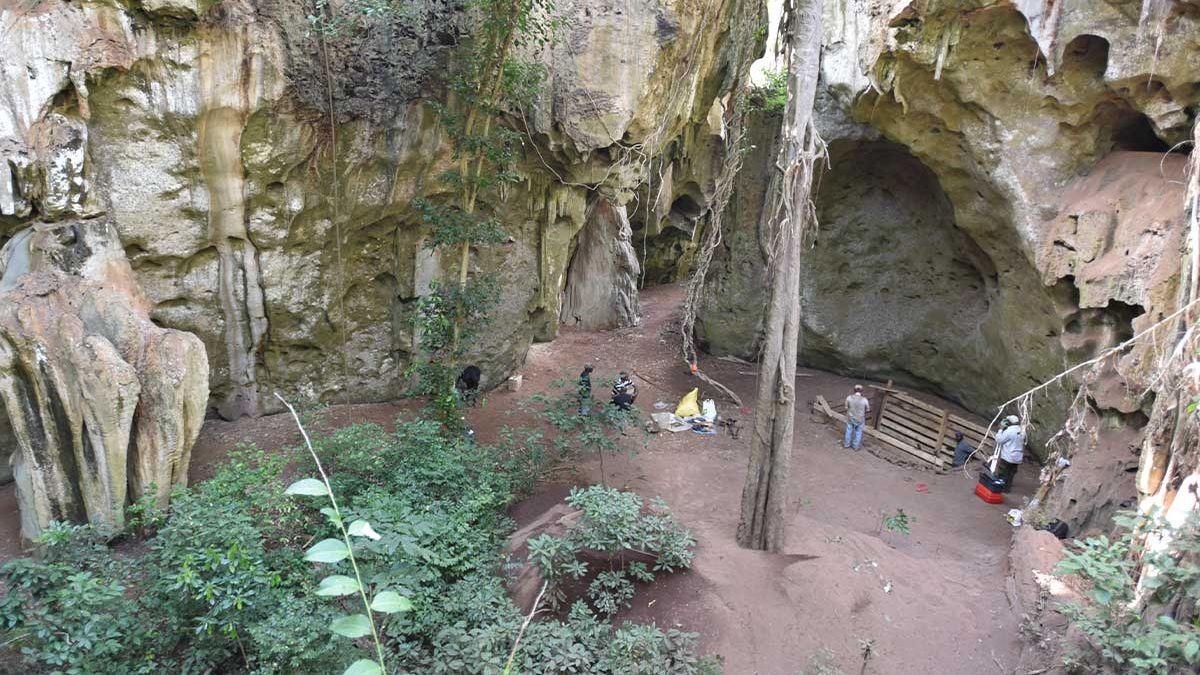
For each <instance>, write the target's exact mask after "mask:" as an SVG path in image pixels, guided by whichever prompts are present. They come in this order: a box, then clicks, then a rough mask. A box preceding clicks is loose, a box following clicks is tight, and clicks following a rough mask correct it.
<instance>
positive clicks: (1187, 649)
mask: <svg viewBox="0 0 1200 675" xmlns="http://www.w3.org/2000/svg"><path fill="white" fill-rule="evenodd" d="M1197 654H1200V642H1196V641H1195V640H1193V641H1191V642H1189V643H1187V644H1186V645H1184V646H1183V658H1185V659H1187V660H1188V663H1191V662H1193V661H1195V660H1196V655H1197Z"/></svg>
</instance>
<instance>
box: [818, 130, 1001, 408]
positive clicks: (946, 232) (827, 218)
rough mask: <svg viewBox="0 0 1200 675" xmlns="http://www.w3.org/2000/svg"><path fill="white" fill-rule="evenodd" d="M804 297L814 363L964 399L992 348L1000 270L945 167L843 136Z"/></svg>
mask: <svg viewBox="0 0 1200 675" xmlns="http://www.w3.org/2000/svg"><path fill="white" fill-rule="evenodd" d="M829 151H830V168H829V169H828V170H827V171H826V172H825V173H824V175H822V176H821V177H820V183H819V186H818V191H817V195H816V203H817V213H818V218H819V222H820V230H819V234H818V238H817V241H816V243H815V245H814V246H813V247H812V248H811V249H810V250H809V251H807V252H806V263H805V266H804V273H803V274H804V279H803V281H802V289H803V290H802V291H801V292H802V294H803V297H802V298H801V300H802V303H803V307H804V308H805V309H804V328H805V330H804V345H803V348H802V349H801V359H802V361H803V362H805V364H806V365H809V366H813V367H816V368H821V369H825V370H834V371H839V372H847V373H853V374H856V375H860V376H867V377H872V378H877V379H884V378H893V379H897V380H899V381H901V382H905V383H907V384H910V385H915V386H920V387H922V388H926V389H932V390H934V391H939V392H942V393H944V394H946V395H948V396H949V397H951V398H954V399H958V400H962V399H963V397H964V394H968V393H969V392H970V390H971V389H973V388H975V387H977V386H978V382H979V380H980V379H981V378H982V377H983V373H982V371H981V369H980V368H979V364H980V360H981V358H986V355H987V354H988V353H989V352H990V351H992V350H989V349H988V345H987V339H986V337H985V335H984V333H985V331H983V330H982V329H981V327H982V326H983V324H984V323H985V320H986V317H987V316H988V313H989V309H990V305H991V301H990V297H991V296H992V294H993V290H994V289H993V287H994V284H995V281H994V280H995V278H996V271H995V269H994V267H993V264H992V262H991V259H990V258H989V257H988V256H987V255H986V254H985V253H984V252H983V250H982V249H980V247H979V246H978V245H977V244H976V243H975V241H974V240H973V239H972V238H971V237H970V236H969V235H968V234H967V233H966V232H964V231H963V230H961V229H960V228H959V227H958V226H957V225H956V224H955V218H954V208H953V206H952V205H951V203H950V200H949V198H948V197H947V196H946V193H945V191H944V190H943V189H942V187H941V185H940V184H939V182H938V179H937V177H936V176H935V175H934V173H933V172H932V171H931V170H930V169H929V168H928V167H926V166H925V165H924V164H923V163H922V162H921V161H920V160H919V159H917V158H916V157H915V156H913V155H912V154H910V153H909V152H908V151H907V150H906V149H905V148H904V147H903V146H900V145H897V144H895V143H890V142H887V141H835V142H833V143H831V144H830V147H829Z"/></svg>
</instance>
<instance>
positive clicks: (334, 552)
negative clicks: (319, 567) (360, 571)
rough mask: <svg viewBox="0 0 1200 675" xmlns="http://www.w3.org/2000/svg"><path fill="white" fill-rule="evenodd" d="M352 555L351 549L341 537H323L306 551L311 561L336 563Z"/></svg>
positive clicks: (306, 557) (308, 559) (306, 555)
mask: <svg viewBox="0 0 1200 675" xmlns="http://www.w3.org/2000/svg"><path fill="white" fill-rule="evenodd" d="M348 557H350V549H348V548H346V544H345V543H343V542H342V540H340V539H322V540H321V541H318V542H317V543H316V544H314V545H313V547H312V548H310V549H308V551H306V552H305V553H304V559H305V560H307V561H309V562H319V563H335V562H340V561H342V560H345V559H346V558H348Z"/></svg>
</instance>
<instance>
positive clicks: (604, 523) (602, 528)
mask: <svg viewBox="0 0 1200 675" xmlns="http://www.w3.org/2000/svg"><path fill="white" fill-rule="evenodd" d="M567 503H568V504H570V505H571V506H574V507H575V508H577V509H579V510H581V511H583V517H582V518H581V519H580V520H579V523H578V524H577V525H576V526H575V528H573V529H572V538H573V539H574V540H575V541H576V542H577V543H578V545H579V546H581V547H583V548H588V549H593V550H596V551H603V552H605V553H618V552H621V551H624V550H630V551H635V552H638V553H643V554H647V555H650V556H653V557H654V570H655V571H659V572H674V571H675V570H677V569H688V568H689V567H691V566H692V559H693V558H694V557H695V552H694V551H693V550H692V549H693V547H695V545H696V540H695V538H694V537H693V536H692V533H691V532H689V531H688V530H687V529H686V528H684V527H683V526H682V525H680V524H679V521H677V520H675V519H674V518H673V517H672V516H671V514H670V512H669V511H668V509H667V505H666V503H664V502H663V501H662V499H659V498H657V497H656V498H655V499H654V500H653V501H652V502H651V505H650V509H649V511H648V512H647V510H646V509H645V504H644V502H643V501H642V498H641V497H640V496H638V495H637V494H635V493H633V492H621V491H620V490H616V489H613V488H606V487H603V486H600V485H593V486H591V487H587V488H583V489H580V488H572V489H571V494H570V496H568V497H567Z"/></svg>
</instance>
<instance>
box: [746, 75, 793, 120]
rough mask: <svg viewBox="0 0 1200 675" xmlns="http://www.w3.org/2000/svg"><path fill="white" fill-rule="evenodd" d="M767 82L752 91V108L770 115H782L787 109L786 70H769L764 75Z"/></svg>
mask: <svg viewBox="0 0 1200 675" xmlns="http://www.w3.org/2000/svg"><path fill="white" fill-rule="evenodd" d="M763 75H764V76H765V77H766V80H767V81H766V82H765V83H763V84H762V85H761V86H757V87H754V88H753V89H751V90H750V107H751V109H752V110H761V111H763V112H765V113H769V114H777V113H782V112H783V111H784V110H785V109H786V108H787V81H788V73H787V71H786V70H768V71H765V72H764V73H763Z"/></svg>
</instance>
